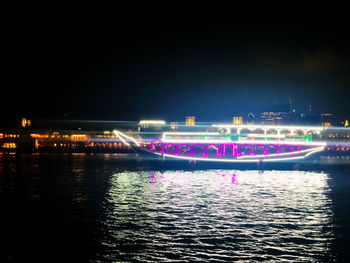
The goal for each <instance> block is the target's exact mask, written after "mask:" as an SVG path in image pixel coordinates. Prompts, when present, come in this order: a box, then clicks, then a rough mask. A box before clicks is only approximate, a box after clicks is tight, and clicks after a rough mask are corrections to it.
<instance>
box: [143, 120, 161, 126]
mask: <svg viewBox="0 0 350 263" xmlns="http://www.w3.org/2000/svg"><path fill="white" fill-rule="evenodd" d="M139 124H160V125H165V121H153V120H149V121H148V120H143V121H140V123H139Z"/></svg>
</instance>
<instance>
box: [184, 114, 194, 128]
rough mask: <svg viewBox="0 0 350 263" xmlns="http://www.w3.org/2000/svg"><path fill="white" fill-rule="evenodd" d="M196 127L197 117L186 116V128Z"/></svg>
mask: <svg viewBox="0 0 350 263" xmlns="http://www.w3.org/2000/svg"><path fill="white" fill-rule="evenodd" d="M195 125H196V117H194V116H186V126H195Z"/></svg>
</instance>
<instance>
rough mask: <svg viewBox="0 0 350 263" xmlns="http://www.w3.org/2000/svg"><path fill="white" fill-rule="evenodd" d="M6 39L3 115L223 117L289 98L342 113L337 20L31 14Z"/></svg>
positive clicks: (343, 79)
mask: <svg viewBox="0 0 350 263" xmlns="http://www.w3.org/2000/svg"><path fill="white" fill-rule="evenodd" d="M4 35H5V36H6V37H5V38H4V40H3V41H4V43H5V46H6V48H3V55H4V56H3V57H6V59H4V60H3V64H4V65H5V66H6V70H5V71H4V72H5V75H6V76H5V79H4V80H3V87H4V88H3V93H2V95H3V96H2V100H3V103H2V106H1V107H2V113H3V116H2V118H20V117H22V116H26V117H28V118H33V119H38V118H58V119H62V118H64V116H65V114H67V115H68V117H69V118H72V119H93V120H140V119H144V118H147V119H165V120H167V121H171V120H178V121H184V119H185V116H186V115H195V116H197V120H199V121H200V120H202V121H219V120H220V121H221V120H231V119H232V116H237V115H238V116H239V115H241V116H246V115H247V114H248V113H249V112H254V113H258V112H260V111H264V110H267V109H268V108H269V107H270V106H271V105H287V104H288V99H289V98H291V99H292V101H293V102H294V103H295V105H296V107H297V110H298V111H304V110H305V109H306V107H307V106H308V105H309V104H312V107H313V110H314V112H315V114H316V113H321V112H327V113H328V112H331V113H334V114H336V115H338V116H350V106H349V95H348V93H349V92H348V88H349V83H350V63H349V58H350V54H349V46H350V43H349V42H350V41H349V40H350V39H349V34H348V30H347V29H346V28H345V27H344V25H343V24H342V23H340V22H339V23H336V22H334V23H332V24H329V22H324V21H315V20H314V21H251V20H239V21H227V20H220V19H219V20H218V19H214V18H204V17H201V18H200V17H199V18H197V19H192V20H191V21H188V20H187V21H180V20H179V21H176V20H172V21H169V20H164V19H158V20H157V19H155V18H153V19H152V20H151V19H148V18H145V17H140V18H139V19H132V22H131V20H125V19H120V20H114V21H112V22H110V23H108V24H107V23H105V24H104V23H98V22H93V23H92V22H86V21H85V20H83V19H82V20H79V19H78V20H75V21H67V20H65V19H64V17H61V18H59V19H40V18H29V19H28V20H26V21H20V22H18V23H17V24H16V25H14V26H11V27H8V28H7V29H6V30H5V33H4ZM5 80H6V81H5ZM5 83H6V84H5ZM5 86H6V87H7V88H5ZM21 89H24V90H22V91H21ZM9 105H12V106H11V108H9ZM4 113H5V114H4Z"/></svg>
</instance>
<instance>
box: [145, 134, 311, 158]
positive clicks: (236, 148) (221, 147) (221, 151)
mask: <svg viewBox="0 0 350 263" xmlns="http://www.w3.org/2000/svg"><path fill="white" fill-rule="evenodd" d="M157 142H158V143H160V145H161V148H162V150H161V152H160V153H161V154H167V155H177V156H179V155H181V156H185V157H186V156H193V155H194V148H195V147H196V146H200V147H201V148H202V152H201V155H202V157H203V158H207V157H208V152H207V151H208V149H209V148H210V147H211V146H214V147H216V156H217V158H220V157H222V156H225V155H226V147H228V146H232V156H236V157H241V156H242V155H243V154H242V152H241V148H242V147H249V156H255V155H256V154H255V150H256V148H257V147H264V155H265V156H266V157H269V156H272V155H274V154H268V149H269V147H275V148H276V154H280V150H281V149H282V148H284V147H288V148H289V149H290V152H289V153H290V154H291V155H293V152H303V151H306V150H303V151H301V147H300V145H288V144H283V145H275V144H265V145H263V144H248V143H244V144H235V143H222V144H214V143H210V144H200V143H195V144H193V145H191V144H190V143H181V144H179V145H176V143H175V142H174V143H163V141H162V140H161V139H159V138H156V139H154V140H153V141H152V142H151V151H152V152H156V153H159V151H157V150H156V147H155V143H157ZM167 146H172V148H173V151H174V153H167V152H166V150H167ZM183 147H189V148H190V151H189V153H188V154H186V153H184V154H180V152H181V148H183ZM293 147H295V148H296V151H293ZM285 154H287V153H283V155H285ZM249 156H247V155H245V158H248V157H249ZM258 156H259V155H258ZM242 158H243V157H242Z"/></svg>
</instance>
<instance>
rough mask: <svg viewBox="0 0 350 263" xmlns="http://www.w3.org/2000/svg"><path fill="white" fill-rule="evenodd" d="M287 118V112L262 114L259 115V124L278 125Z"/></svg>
mask: <svg viewBox="0 0 350 263" xmlns="http://www.w3.org/2000/svg"><path fill="white" fill-rule="evenodd" d="M287 118H288V112H281V111H278V112H274V111H269V112H262V113H261V115H260V119H261V124H274V125H280V124H282V123H283V121H284V120H286V119H287Z"/></svg>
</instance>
